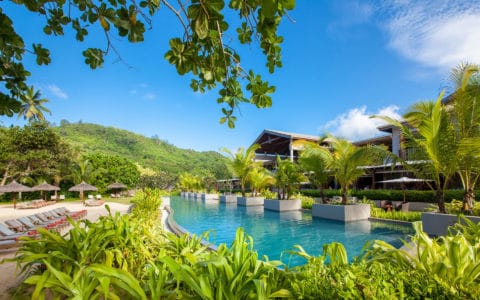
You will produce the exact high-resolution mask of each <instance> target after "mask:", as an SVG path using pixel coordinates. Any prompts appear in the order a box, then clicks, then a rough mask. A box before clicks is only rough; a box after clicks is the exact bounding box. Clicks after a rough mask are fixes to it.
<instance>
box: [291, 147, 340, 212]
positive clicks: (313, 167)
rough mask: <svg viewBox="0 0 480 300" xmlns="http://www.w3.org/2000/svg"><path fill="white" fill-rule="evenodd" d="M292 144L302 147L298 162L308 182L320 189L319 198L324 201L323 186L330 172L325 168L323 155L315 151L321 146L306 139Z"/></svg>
mask: <svg viewBox="0 0 480 300" xmlns="http://www.w3.org/2000/svg"><path fill="white" fill-rule="evenodd" d="M294 145H295V146H301V147H302V148H303V151H302V152H301V153H300V158H299V159H298V163H299V164H300V166H301V167H302V169H303V170H304V171H305V172H306V174H307V177H308V180H309V181H310V183H312V184H313V185H314V186H315V187H316V188H317V189H319V190H320V198H322V201H323V202H324V203H326V202H327V201H326V198H325V194H324V187H325V185H326V184H327V183H328V179H329V176H330V175H331V172H330V171H329V170H328V169H327V164H326V161H325V160H324V159H323V156H322V155H321V154H320V153H319V152H318V151H317V150H318V149H319V148H320V147H322V146H320V145H319V144H316V143H312V142H308V141H296V142H295V143H294Z"/></svg>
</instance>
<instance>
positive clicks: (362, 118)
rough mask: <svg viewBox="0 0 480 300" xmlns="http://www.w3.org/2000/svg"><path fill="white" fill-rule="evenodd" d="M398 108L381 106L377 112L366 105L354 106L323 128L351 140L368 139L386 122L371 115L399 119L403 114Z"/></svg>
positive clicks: (377, 133) (376, 133) (377, 132)
mask: <svg viewBox="0 0 480 300" xmlns="http://www.w3.org/2000/svg"><path fill="white" fill-rule="evenodd" d="M398 109H399V108H398V106H395V105H390V106H387V107H384V108H381V109H379V110H378V111H376V112H368V111H367V107H366V106H362V107H359V108H354V109H351V110H349V111H348V112H346V113H343V114H341V115H339V116H337V117H336V118H335V119H333V120H331V121H329V122H327V124H325V126H323V127H322V130H324V131H325V130H326V131H328V132H330V133H332V134H333V135H335V136H339V137H343V138H346V139H348V140H351V141H358V140H363V139H368V138H371V137H374V136H376V135H379V134H380V132H379V131H378V129H377V127H378V126H381V125H383V124H385V122H383V121H382V120H380V119H372V118H370V116H371V115H383V116H389V117H391V118H394V119H398V120H399V119H401V116H400V114H399V113H398Z"/></svg>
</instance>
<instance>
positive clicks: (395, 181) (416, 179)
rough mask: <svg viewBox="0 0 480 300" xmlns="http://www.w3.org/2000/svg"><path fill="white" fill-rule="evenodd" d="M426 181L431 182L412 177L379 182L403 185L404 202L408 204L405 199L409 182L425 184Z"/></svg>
mask: <svg viewBox="0 0 480 300" xmlns="http://www.w3.org/2000/svg"><path fill="white" fill-rule="evenodd" d="M425 181H431V180H428V179H418V178H410V177H400V178H395V179H390V180H383V181H378V183H401V184H402V191H403V202H404V203H405V202H407V200H406V199H405V184H406V183H409V182H425Z"/></svg>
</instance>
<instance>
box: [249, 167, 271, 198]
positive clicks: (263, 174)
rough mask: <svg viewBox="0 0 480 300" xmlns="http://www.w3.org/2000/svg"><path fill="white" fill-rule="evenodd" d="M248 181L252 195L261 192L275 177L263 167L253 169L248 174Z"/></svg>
mask: <svg viewBox="0 0 480 300" xmlns="http://www.w3.org/2000/svg"><path fill="white" fill-rule="evenodd" d="M248 182H249V183H250V187H251V189H252V194H253V197H256V196H257V193H260V194H262V192H263V191H264V190H265V189H266V188H267V187H270V186H272V185H274V184H275V178H274V177H273V176H272V175H271V173H270V172H269V171H267V170H266V169H265V168H263V167H258V168H255V169H253V170H252V171H251V172H250V174H248Z"/></svg>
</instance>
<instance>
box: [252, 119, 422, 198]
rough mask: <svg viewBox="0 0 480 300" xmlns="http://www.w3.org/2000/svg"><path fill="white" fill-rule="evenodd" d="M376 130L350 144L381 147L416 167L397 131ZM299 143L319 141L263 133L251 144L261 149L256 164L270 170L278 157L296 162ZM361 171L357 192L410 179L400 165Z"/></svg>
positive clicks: (274, 131) (411, 152) (316, 137)
mask: <svg viewBox="0 0 480 300" xmlns="http://www.w3.org/2000/svg"><path fill="white" fill-rule="evenodd" d="M378 130H379V131H380V132H382V133H383V134H382V135H380V136H378V137H373V138H370V139H365V140H361V141H356V142H353V144H355V145H357V146H365V145H384V146H386V147H387V149H388V150H389V151H391V152H392V153H393V154H395V155H397V156H399V157H401V158H402V159H403V160H405V161H407V162H408V163H412V164H414V163H417V162H416V161H413V160H410V159H409V158H410V157H412V154H413V151H414V149H402V135H401V131H400V130H399V129H398V128H396V127H394V126H392V125H384V126H380V127H378ZM299 140H305V141H310V142H318V141H319V140H320V137H319V136H314V135H306V134H298V133H292V132H285V131H278V130H270V129H265V130H263V131H262V132H261V133H260V135H259V136H258V137H257V138H256V139H255V141H254V142H253V143H252V144H258V145H260V148H259V149H257V151H256V157H255V160H257V161H261V162H262V163H263V165H264V166H265V167H266V168H267V169H270V170H273V169H275V164H276V157H277V156H279V157H280V158H282V159H287V158H288V159H290V160H291V161H296V160H297V159H298V156H299V153H300V151H301V150H302V149H299V148H296V147H295V142H296V141H299ZM325 144H326V146H328V139H327V140H326V141H325ZM364 168H366V169H367V170H368V171H367V174H366V175H365V176H363V177H361V178H360V179H359V180H358V182H357V188H359V189H364V188H368V189H375V188H385V184H384V183H379V181H384V180H388V179H393V178H397V177H402V176H413V175H412V174H411V172H409V171H407V170H405V168H403V166H402V165H400V164H398V165H397V166H395V167H393V168H392V164H391V163H389V162H385V164H382V165H377V166H365V167H364ZM418 185H419V186H416V188H422V185H423V184H422V183H419V184H418ZM388 187H389V188H392V187H395V186H392V185H390V186H388Z"/></svg>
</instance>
